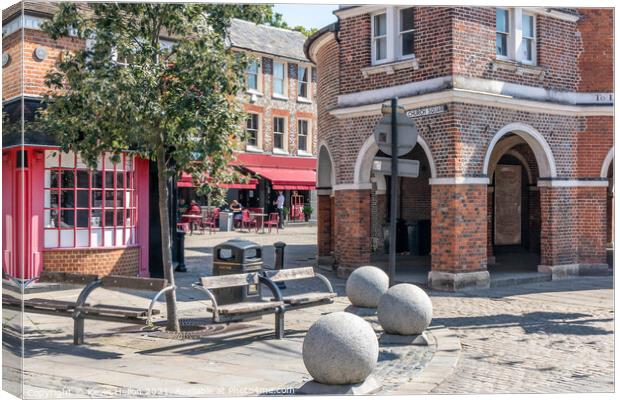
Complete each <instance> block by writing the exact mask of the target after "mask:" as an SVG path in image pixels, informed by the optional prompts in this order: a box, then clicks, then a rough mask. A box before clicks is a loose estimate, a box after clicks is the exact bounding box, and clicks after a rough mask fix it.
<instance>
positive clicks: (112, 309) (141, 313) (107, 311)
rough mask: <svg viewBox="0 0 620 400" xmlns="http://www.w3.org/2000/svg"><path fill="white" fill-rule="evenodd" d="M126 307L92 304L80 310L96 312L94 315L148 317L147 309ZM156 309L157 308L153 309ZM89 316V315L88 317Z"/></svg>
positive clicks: (88, 312)
mask: <svg viewBox="0 0 620 400" xmlns="http://www.w3.org/2000/svg"><path fill="white" fill-rule="evenodd" d="M127 308H129V307H126V308H120V307H117V306H102V305H101V304H100V305H97V306H91V307H82V308H80V311H83V312H84V313H85V314H87V315H88V314H94V315H108V316H114V317H127V318H144V317H146V314H147V310H145V309H141V308H140V309H134V310H129V309H127ZM153 311H155V310H153ZM87 318H88V317H87Z"/></svg>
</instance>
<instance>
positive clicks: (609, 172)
mask: <svg viewBox="0 0 620 400" xmlns="http://www.w3.org/2000/svg"><path fill="white" fill-rule="evenodd" d="M601 178H605V179H608V181H609V186H608V187H607V204H606V222H607V227H606V228H607V229H606V241H607V248H608V252H609V251H610V249H611V251H613V243H614V214H615V209H614V148H613V147H612V148H611V149H609V151H608V152H607V156H605V160H603V166H602V167H601ZM612 261H613V257H609V256H608V263H609V264H611V263H612Z"/></svg>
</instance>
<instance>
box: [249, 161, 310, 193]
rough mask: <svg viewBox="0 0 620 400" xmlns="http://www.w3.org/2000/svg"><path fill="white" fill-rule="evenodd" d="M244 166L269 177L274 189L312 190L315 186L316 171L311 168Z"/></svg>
mask: <svg viewBox="0 0 620 400" xmlns="http://www.w3.org/2000/svg"><path fill="white" fill-rule="evenodd" d="M244 167H245V168H247V169H249V170H250V171H252V172H254V173H255V174H258V175H260V176H262V177H264V178H266V179H269V180H270V181H271V184H272V185H273V188H274V189H276V190H287V189H288V190H314V189H315V186H316V172H315V171H314V170H312V169H293V168H272V167H255V166H247V165H244Z"/></svg>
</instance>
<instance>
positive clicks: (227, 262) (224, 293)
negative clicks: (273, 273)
mask: <svg viewBox="0 0 620 400" xmlns="http://www.w3.org/2000/svg"><path fill="white" fill-rule="evenodd" d="M262 252H263V250H262V247H261V246H260V245H259V244H257V243H254V242H250V241H249V240H241V239H231V240H228V241H226V242H224V243H221V244H218V245H217V246H215V247H214V248H213V276H220V275H232V274H242V273H244V272H258V271H260V270H261V268H262V267H263V257H262ZM213 295H214V296H215V299H216V300H217V302H218V304H231V303H238V302H241V301H260V298H261V291H260V284H256V285H249V286H245V287H235V288H222V289H214V290H213Z"/></svg>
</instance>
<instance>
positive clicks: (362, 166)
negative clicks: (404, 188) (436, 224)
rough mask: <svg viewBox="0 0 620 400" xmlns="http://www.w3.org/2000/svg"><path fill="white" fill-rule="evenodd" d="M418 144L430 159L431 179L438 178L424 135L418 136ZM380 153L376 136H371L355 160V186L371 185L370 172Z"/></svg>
mask: <svg viewBox="0 0 620 400" xmlns="http://www.w3.org/2000/svg"><path fill="white" fill-rule="evenodd" d="M418 144H419V145H420V147H422V150H423V151H424V154H425V155H426V158H427V159H428V166H429V169H430V172H431V179H433V178H436V177H437V169H436V167H435V160H433V153H431V148H430V147H429V145H428V143H427V142H426V140H424V138H423V137H422V135H420V134H418ZM378 151H379V146H377V143H376V142H375V137H374V135H370V136H369V137H368V139H366V141H365V142H364V144H363V145H362V147H361V148H360V151H359V152H358V153H357V159H356V160H355V169H354V170H353V182H354V184H365V183H370V171H371V169H372V160H373V159H374V158H375V155H376V154H377V152H378Z"/></svg>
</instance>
